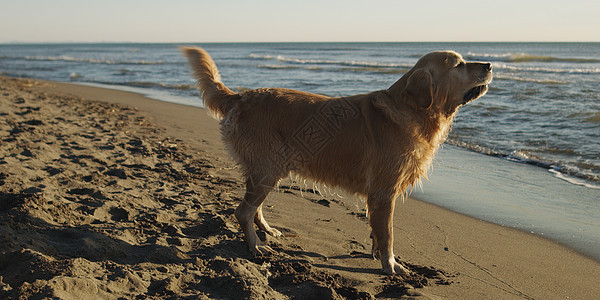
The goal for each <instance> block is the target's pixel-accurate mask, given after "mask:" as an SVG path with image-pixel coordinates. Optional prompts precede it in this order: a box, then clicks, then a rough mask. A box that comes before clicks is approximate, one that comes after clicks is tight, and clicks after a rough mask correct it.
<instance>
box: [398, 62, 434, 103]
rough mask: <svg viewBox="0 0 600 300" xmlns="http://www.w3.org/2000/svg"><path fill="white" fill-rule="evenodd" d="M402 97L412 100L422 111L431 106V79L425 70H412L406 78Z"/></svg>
mask: <svg viewBox="0 0 600 300" xmlns="http://www.w3.org/2000/svg"><path fill="white" fill-rule="evenodd" d="M404 96H405V97H408V98H410V99H412V100H413V101H414V102H415V104H416V105H417V106H418V107H420V108H422V109H429V108H430V107H431V105H433V77H432V76H431V73H429V71H427V70H425V69H417V70H414V71H413V73H412V74H411V75H410V77H408V80H407V83H406V89H405V90H404Z"/></svg>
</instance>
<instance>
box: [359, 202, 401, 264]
mask: <svg viewBox="0 0 600 300" xmlns="http://www.w3.org/2000/svg"><path fill="white" fill-rule="evenodd" d="M395 202H396V197H395V194H394V193H381V192H380V193H376V194H374V195H370V196H369V197H368V199H367V205H368V210H369V225H370V226H371V238H372V239H373V257H378V258H379V259H381V266H382V268H383V272H384V273H386V274H396V273H398V274H403V275H407V274H410V271H409V270H408V269H407V268H405V267H404V266H403V265H401V264H400V263H398V262H397V261H396V258H395V257H394V249H393V248H394V232H393V216H394V205H395Z"/></svg>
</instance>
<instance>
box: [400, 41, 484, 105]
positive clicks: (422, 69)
mask: <svg viewBox="0 0 600 300" xmlns="http://www.w3.org/2000/svg"><path fill="white" fill-rule="evenodd" d="M491 81H492V65H491V64H490V63H480V62H465V61H464V60H463V58H462V56H461V55H460V54H458V53H456V52H453V51H437V52H432V53H429V54H427V55H425V56H423V57H422V58H421V59H420V60H419V61H418V62H417V64H416V65H415V66H414V67H413V68H412V69H411V70H410V71H409V72H408V73H406V74H405V75H404V76H403V77H402V78H401V79H400V80H399V81H398V82H397V83H396V84H394V85H393V86H392V87H391V88H390V92H391V93H392V94H393V95H394V96H400V97H402V98H404V99H407V100H408V101H410V102H412V103H414V104H415V105H416V106H417V107H418V108H419V109H425V110H430V109H431V110H436V111H440V112H444V113H453V112H454V111H456V109H457V108H458V107H459V106H461V105H463V104H466V103H468V102H470V101H473V100H475V99H477V98H479V97H481V96H483V95H484V94H485V93H486V92H487V90H488V87H487V85H488V84H489V83H490V82H491Z"/></svg>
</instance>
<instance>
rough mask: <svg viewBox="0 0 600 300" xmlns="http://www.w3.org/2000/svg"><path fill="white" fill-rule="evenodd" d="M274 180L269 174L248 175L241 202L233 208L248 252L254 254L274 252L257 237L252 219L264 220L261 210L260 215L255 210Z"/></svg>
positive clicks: (258, 207)
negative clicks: (248, 249)
mask: <svg viewBox="0 0 600 300" xmlns="http://www.w3.org/2000/svg"><path fill="white" fill-rule="evenodd" d="M276 182H277V180H276V179H274V178H272V177H270V176H264V175H251V176H249V177H248V179H247V181H246V195H245V196H244V199H243V200H242V203H240V205H239V206H238V207H237V208H236V210H235V217H236V218H237V220H238V222H239V223H240V226H241V227H242V231H244V235H245V237H246V242H247V243H248V247H249V248H250V252H252V254H254V255H263V254H269V253H273V252H274V251H273V249H271V247H269V246H267V245H266V244H264V243H263V242H262V241H261V240H260V239H259V238H258V235H256V230H255V229H254V220H255V218H256V217H259V219H262V221H264V218H262V212H261V213H260V215H257V212H258V210H259V209H260V207H261V205H262V203H263V201H264V200H265V198H266V197H267V195H268V194H269V192H270V191H271V190H272V189H273V187H274V186H275V183H276ZM264 224H266V222H264V223H263V225H264ZM259 226H260V225H259ZM267 226H268V225H267ZM265 228H267V227H265ZM268 228H270V227H268Z"/></svg>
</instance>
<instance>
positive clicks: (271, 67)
mask: <svg viewBox="0 0 600 300" xmlns="http://www.w3.org/2000/svg"><path fill="white" fill-rule="evenodd" d="M256 67H257V68H261V69H269V70H298V69H301V70H308V71H318V72H321V71H327V72H340V73H381V74H404V73H406V72H408V70H409V69H408V68H382V67H351V68H327V69H324V68H321V67H315V66H310V65H308V66H298V65H274V64H269V65H258V66H256Z"/></svg>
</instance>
